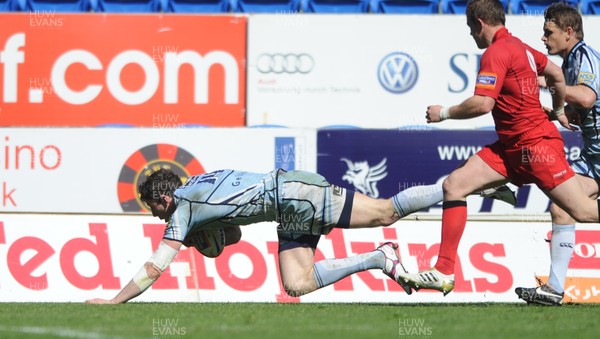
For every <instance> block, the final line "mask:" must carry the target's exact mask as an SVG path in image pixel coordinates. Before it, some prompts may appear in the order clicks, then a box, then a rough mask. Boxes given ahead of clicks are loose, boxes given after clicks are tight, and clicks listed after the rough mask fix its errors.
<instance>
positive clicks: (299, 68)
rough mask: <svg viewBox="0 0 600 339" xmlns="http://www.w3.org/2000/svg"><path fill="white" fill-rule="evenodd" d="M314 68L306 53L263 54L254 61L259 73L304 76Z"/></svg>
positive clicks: (310, 58)
mask: <svg viewBox="0 0 600 339" xmlns="http://www.w3.org/2000/svg"><path fill="white" fill-rule="evenodd" d="M314 67H315V60H314V59H313V57H312V56H311V55H309V54H306V53H301V54H292V53H288V54H283V53H275V54H267V53H263V54H261V55H259V56H258V59H257V60H256V69H257V70H258V71H259V72H260V73H275V74H281V73H288V74H294V73H299V74H306V73H310V71H312V70H313V68H314Z"/></svg>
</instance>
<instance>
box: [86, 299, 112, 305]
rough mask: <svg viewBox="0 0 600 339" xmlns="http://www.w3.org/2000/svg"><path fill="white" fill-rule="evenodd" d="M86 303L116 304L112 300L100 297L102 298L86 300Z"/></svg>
mask: <svg viewBox="0 0 600 339" xmlns="http://www.w3.org/2000/svg"><path fill="white" fill-rule="evenodd" d="M85 303H86V304H114V303H113V302H112V300H109V299H100V298H96V299H90V300H86V301H85Z"/></svg>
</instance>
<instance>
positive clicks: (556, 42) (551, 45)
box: [542, 22, 567, 57]
mask: <svg viewBox="0 0 600 339" xmlns="http://www.w3.org/2000/svg"><path fill="white" fill-rule="evenodd" d="M565 34H566V33H565V32H564V31H563V30H561V29H560V28H558V27H557V26H556V25H555V24H554V23H553V22H546V23H545V24H544V35H542V41H543V42H544V45H545V46H546V50H548V54H550V55H557V54H560V55H561V56H563V57H564V56H566V55H565V54H566V52H567V39H566V36H565Z"/></svg>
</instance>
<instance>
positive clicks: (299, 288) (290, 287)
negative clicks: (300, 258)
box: [283, 282, 311, 298]
mask: <svg viewBox="0 0 600 339" xmlns="http://www.w3.org/2000/svg"><path fill="white" fill-rule="evenodd" d="M283 290H284V291H285V293H287V295H289V296H290V297H294V298H296V297H299V296H302V295H305V294H307V293H309V292H311V289H310V288H309V286H308V284H305V283H303V282H293V283H284V284H283Z"/></svg>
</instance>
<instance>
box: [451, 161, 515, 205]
mask: <svg viewBox="0 0 600 339" xmlns="http://www.w3.org/2000/svg"><path fill="white" fill-rule="evenodd" d="M506 181H507V179H506V177H504V176H503V175H502V174H500V173H498V172H497V171H496V170H494V169H493V168H492V167H491V166H490V165H488V164H487V163H486V162H485V161H483V159H482V158H481V157H479V156H478V155H477V154H475V155H473V156H471V157H470V158H469V160H467V161H466V162H465V163H464V164H463V165H462V166H461V167H459V168H457V169H455V170H454V171H453V172H452V173H450V175H449V176H448V177H447V178H446V180H444V199H445V200H460V199H464V198H465V197H466V196H468V195H469V194H471V193H473V192H476V191H479V190H482V189H485V188H489V187H495V186H498V185H500V184H503V183H505V182H506Z"/></svg>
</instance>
